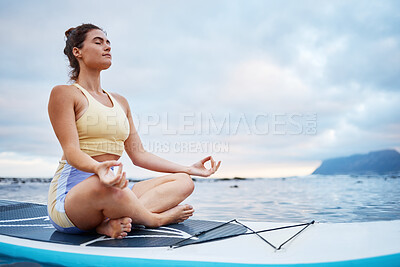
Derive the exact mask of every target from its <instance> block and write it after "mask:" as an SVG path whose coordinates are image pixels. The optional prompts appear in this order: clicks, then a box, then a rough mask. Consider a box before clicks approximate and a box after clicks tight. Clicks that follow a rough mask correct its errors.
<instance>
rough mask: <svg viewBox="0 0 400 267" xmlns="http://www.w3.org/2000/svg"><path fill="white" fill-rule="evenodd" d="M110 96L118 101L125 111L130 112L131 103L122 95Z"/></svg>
mask: <svg viewBox="0 0 400 267" xmlns="http://www.w3.org/2000/svg"><path fill="white" fill-rule="evenodd" d="M110 94H111V95H112V96H113V97H114V98H115V99H116V100H117V101H118V103H119V104H120V105H121V106H122V107H123V108H124V109H127V110H129V103H128V100H126V98H125V97H123V96H122V95H120V94H117V93H110Z"/></svg>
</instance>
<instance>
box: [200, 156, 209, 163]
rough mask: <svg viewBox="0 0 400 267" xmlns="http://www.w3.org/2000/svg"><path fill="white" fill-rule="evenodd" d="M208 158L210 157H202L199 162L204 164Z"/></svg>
mask: <svg viewBox="0 0 400 267" xmlns="http://www.w3.org/2000/svg"><path fill="white" fill-rule="evenodd" d="M210 158H211V156H208V157H205V158H204V159H202V160H201V161H200V162H201V164H204V163H206V162H207V161H209V160H210Z"/></svg>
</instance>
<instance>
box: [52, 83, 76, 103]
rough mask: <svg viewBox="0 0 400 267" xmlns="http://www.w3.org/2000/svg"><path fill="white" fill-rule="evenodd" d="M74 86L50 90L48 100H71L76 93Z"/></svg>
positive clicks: (57, 86) (62, 86) (55, 87)
mask: <svg viewBox="0 0 400 267" xmlns="http://www.w3.org/2000/svg"><path fill="white" fill-rule="evenodd" d="M74 88H75V86H73V85H56V86H54V87H53V89H52V90H51V94H50V98H55V99H59V98H60V99H62V98H64V99H65V100H67V99H70V98H73V97H74V95H76V93H77V91H76V90H74Z"/></svg>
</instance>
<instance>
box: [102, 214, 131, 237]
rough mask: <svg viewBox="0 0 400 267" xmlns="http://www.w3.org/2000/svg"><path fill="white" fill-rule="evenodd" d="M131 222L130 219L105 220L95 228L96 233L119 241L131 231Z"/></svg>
mask: <svg viewBox="0 0 400 267" xmlns="http://www.w3.org/2000/svg"><path fill="white" fill-rule="evenodd" d="M131 222H132V219H131V218H129V217H123V218H119V219H112V220H110V219H106V220H104V221H103V222H102V223H101V224H100V225H99V226H97V227H96V232H97V233H99V234H101V235H106V236H109V237H112V238H118V239H121V238H124V237H125V236H127V234H128V233H127V232H130V231H131V228H132V225H131Z"/></svg>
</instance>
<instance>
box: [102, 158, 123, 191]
mask: <svg viewBox="0 0 400 267" xmlns="http://www.w3.org/2000/svg"><path fill="white" fill-rule="evenodd" d="M113 166H114V167H116V166H118V167H119V168H118V172H117V174H114V172H113V171H112V170H111V167H113ZM96 174H97V175H98V176H99V179H100V181H101V182H102V183H103V184H104V185H106V186H114V187H117V188H120V189H123V188H125V187H126V186H127V185H128V181H127V180H126V172H122V163H121V162H118V161H116V160H109V161H103V162H100V163H99V165H98V167H97V172H96Z"/></svg>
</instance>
